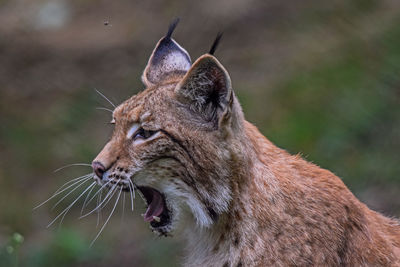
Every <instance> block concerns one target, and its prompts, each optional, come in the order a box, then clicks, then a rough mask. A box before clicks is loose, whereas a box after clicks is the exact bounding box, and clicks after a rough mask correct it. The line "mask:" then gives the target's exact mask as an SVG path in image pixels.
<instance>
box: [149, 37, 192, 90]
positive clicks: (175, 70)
mask: <svg viewBox="0 0 400 267" xmlns="http://www.w3.org/2000/svg"><path fill="white" fill-rule="evenodd" d="M190 66H191V61H190V56H189V54H188V53H187V52H186V50H185V49H184V48H182V47H181V46H180V45H179V44H178V43H177V42H175V40H174V39H172V38H170V37H168V36H166V37H164V38H162V39H161V40H160V41H158V43H157V45H156V47H155V49H154V50H153V53H152V54H151V56H150V59H149V62H148V63H147V66H146V68H145V70H144V72H143V75H142V81H143V83H144V84H145V85H146V86H148V87H150V86H152V85H155V84H161V83H162V82H163V81H164V80H166V79H168V78H169V77H171V76H173V75H182V76H183V75H184V74H185V73H186V72H187V71H188V70H189V68H190Z"/></svg>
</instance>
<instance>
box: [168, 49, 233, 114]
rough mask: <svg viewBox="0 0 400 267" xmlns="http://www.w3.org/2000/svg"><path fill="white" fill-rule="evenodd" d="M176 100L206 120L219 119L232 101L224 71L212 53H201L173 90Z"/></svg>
mask: <svg viewBox="0 0 400 267" xmlns="http://www.w3.org/2000/svg"><path fill="white" fill-rule="evenodd" d="M175 93H176V95H177V98H178V100H179V101H180V102H181V103H184V104H185V105H186V106H188V108H189V109H190V110H192V111H193V112H195V114H197V115H199V116H201V117H202V118H203V119H204V120H206V121H207V122H210V121H215V122H217V121H219V120H220V119H221V117H223V114H225V113H226V111H227V110H230V109H227V107H228V106H229V105H230V104H231V103H232V102H231V101H230V99H231V98H232V87H231V80H230V77H229V74H228V72H227V71H226V70H225V68H224V67H223V66H222V65H221V63H219V61H218V60H217V59H216V58H215V57H214V56H212V55H209V54H206V55H203V56H201V57H200V58H199V59H197V60H196V62H195V63H194V64H193V66H192V67H191V68H190V69H189V71H188V72H187V73H186V75H185V76H184V77H183V79H182V80H181V81H180V82H179V84H178V85H177V87H176V89H175Z"/></svg>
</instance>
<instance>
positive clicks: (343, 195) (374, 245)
mask: <svg viewBox="0 0 400 267" xmlns="http://www.w3.org/2000/svg"><path fill="white" fill-rule="evenodd" d="M175 26H176V23H175V24H173V25H172V26H171V27H170V29H169V31H168V33H167V35H166V36H165V37H163V38H162V39H161V40H160V41H159V42H158V44H157V45H156V48H155V49H154V51H153V53H152V55H151V57H150V59H149V61H148V64H147V66H146V68H145V70H144V73H143V76H142V80H143V83H144V84H145V86H146V89H145V90H144V91H142V92H141V93H139V94H137V95H135V96H132V97H131V98H129V99H128V100H126V101H125V102H123V103H122V104H121V105H119V106H118V107H117V108H116V109H115V110H114V112H113V122H115V129H114V132H113V135H112V138H111V140H110V141H109V142H108V143H107V144H106V145H105V147H104V148H103V150H102V151H101V152H100V153H99V155H98V156H97V157H96V158H95V159H94V161H93V169H94V171H95V174H96V176H95V180H96V181H97V182H98V183H99V184H100V185H104V184H107V183H108V184H109V185H111V184H117V186H118V187H121V188H122V189H126V188H128V187H129V186H130V185H131V183H133V185H134V186H135V188H136V189H137V190H138V191H139V192H140V193H141V195H142V197H143V199H144V200H145V202H146V204H147V206H148V207H147V210H146V212H145V214H144V220H145V221H146V222H148V223H149V224H150V227H151V229H152V230H153V231H154V232H156V233H158V234H160V235H166V236H168V235H172V234H174V233H176V235H182V237H183V238H184V239H185V240H186V241H185V242H186V259H185V265H186V266H400V224H399V221H396V220H394V219H389V218H386V217H384V216H382V215H381V214H379V213H377V212H374V211H372V210H370V209H368V208H367V207H366V206H365V205H364V204H362V203H361V202H360V201H359V200H358V199H357V198H356V197H355V196H354V195H353V194H352V193H351V192H350V191H349V190H348V189H347V187H346V186H345V185H344V184H343V182H342V181H341V180H340V179H339V178H338V177H336V176H335V175H334V174H332V173H331V172H330V171H327V170H324V169H322V168H320V167H318V166H316V165H314V164H312V163H309V162H307V161H305V160H303V159H302V158H301V157H299V156H292V155H290V154H288V153H287V152H285V151H284V150H282V149H280V148H278V147H276V146H275V145H274V144H272V143H271V142H270V141H268V140H267V139H266V138H265V137H264V136H263V135H262V134H261V133H260V132H259V131H258V130H257V128H256V127H255V126H253V125H252V124H250V123H249V122H247V121H246V120H245V118H244V115H243V112H242V109H241V107H240V105H239V102H238V99H237V97H236V96H235V93H234V91H233V90H232V85H231V80H230V77H229V74H228V72H227V71H226V70H225V68H224V67H223V66H222V65H221V63H220V62H219V61H218V60H217V59H216V58H215V57H214V56H213V55H212V53H208V54H205V55H203V56H201V57H200V58H198V59H197V60H196V61H195V62H194V63H193V64H192V62H191V59H190V56H189V54H188V53H187V52H186V50H185V49H183V48H182V47H181V46H180V45H179V44H178V43H177V42H176V41H174V40H173V39H172V37H171V35H172V31H173V30H174V28H175ZM214 50H215V46H214V47H213V49H212V52H213V51H214Z"/></svg>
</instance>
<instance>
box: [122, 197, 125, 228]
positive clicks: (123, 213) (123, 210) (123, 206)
mask: <svg viewBox="0 0 400 267" xmlns="http://www.w3.org/2000/svg"><path fill="white" fill-rule="evenodd" d="M124 215H125V192H124V197H123V198H122V216H121V221H123V220H124Z"/></svg>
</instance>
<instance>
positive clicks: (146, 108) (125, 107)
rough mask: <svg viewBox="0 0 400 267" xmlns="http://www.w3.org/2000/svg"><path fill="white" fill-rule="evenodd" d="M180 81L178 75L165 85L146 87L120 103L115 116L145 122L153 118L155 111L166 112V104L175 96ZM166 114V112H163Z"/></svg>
mask: <svg viewBox="0 0 400 267" xmlns="http://www.w3.org/2000/svg"><path fill="white" fill-rule="evenodd" d="M178 82H179V80H178V79H176V77H174V78H173V79H170V80H169V81H168V82H167V83H166V84H164V85H157V86H152V87H149V88H146V89H145V90H144V91H142V92H140V93H138V94H136V95H134V96H132V97H130V98H129V99H127V100H126V101H124V102H123V103H122V104H121V105H119V106H118V107H117V108H116V109H115V111H114V114H113V116H114V117H115V118H116V119H117V120H118V119H124V120H130V121H134V122H144V121H147V120H149V119H152V117H153V115H154V113H158V114H160V112H165V111H167V110H165V109H166V104H167V103H170V102H171V100H172V99H173V98H174V89H175V87H176V85H177V83H178ZM163 114H165V113H163Z"/></svg>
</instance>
